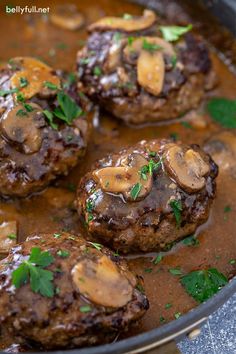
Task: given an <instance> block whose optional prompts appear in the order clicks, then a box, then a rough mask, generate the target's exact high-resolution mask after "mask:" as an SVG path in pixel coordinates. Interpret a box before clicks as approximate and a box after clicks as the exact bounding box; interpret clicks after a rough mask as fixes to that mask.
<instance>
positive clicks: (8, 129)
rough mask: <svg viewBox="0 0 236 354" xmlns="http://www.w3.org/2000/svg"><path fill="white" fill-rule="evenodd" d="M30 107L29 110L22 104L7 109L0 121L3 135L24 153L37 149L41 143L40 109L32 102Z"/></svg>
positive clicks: (41, 123) (42, 123)
mask: <svg viewBox="0 0 236 354" xmlns="http://www.w3.org/2000/svg"><path fill="white" fill-rule="evenodd" d="M30 107H31V109H32V111H31V112H27V110H26V109H25V107H24V106H22V105H18V106H15V107H13V108H12V109H8V110H7V111H6V112H5V113H4V114H3V116H2V118H1V121H0V128H1V132H2V135H3V137H5V138H6V139H7V140H8V141H10V142H12V143H13V144H16V145H18V147H19V149H20V150H22V151H23V152H24V153H25V154H32V153H35V152H37V151H39V149H40V147H41V144H42V134H41V131H40V127H41V126H42V125H44V124H45V122H44V118H43V116H42V109H41V108H40V107H39V106H38V105H37V104H34V103H31V104H30Z"/></svg>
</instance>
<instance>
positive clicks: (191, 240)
mask: <svg viewBox="0 0 236 354" xmlns="http://www.w3.org/2000/svg"><path fill="white" fill-rule="evenodd" d="M182 243H183V244H184V245H186V246H198V245H199V244H200V242H199V240H198V239H197V238H196V237H195V236H194V235H191V236H188V237H186V238H185V239H184V240H183V241H182Z"/></svg>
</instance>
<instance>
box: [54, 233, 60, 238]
mask: <svg viewBox="0 0 236 354" xmlns="http://www.w3.org/2000/svg"><path fill="white" fill-rule="evenodd" d="M53 237H54V238H56V239H57V238H60V237H61V234H59V233H57V232H55V233H54V234H53Z"/></svg>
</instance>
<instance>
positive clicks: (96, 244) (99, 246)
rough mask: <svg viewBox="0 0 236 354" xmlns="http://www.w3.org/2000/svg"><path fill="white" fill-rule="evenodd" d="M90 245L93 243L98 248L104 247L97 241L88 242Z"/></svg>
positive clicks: (99, 249)
mask: <svg viewBox="0 0 236 354" xmlns="http://www.w3.org/2000/svg"><path fill="white" fill-rule="evenodd" d="M88 243H89V244H90V245H92V246H93V247H94V248H96V250H98V251H101V249H102V247H103V246H102V245H101V244H100V243H96V242H88Z"/></svg>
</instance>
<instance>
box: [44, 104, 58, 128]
mask: <svg viewBox="0 0 236 354" xmlns="http://www.w3.org/2000/svg"><path fill="white" fill-rule="evenodd" d="M43 114H44V115H45V117H46V118H47V120H48V122H49V124H50V126H51V127H52V128H53V129H55V130H57V129H58V124H56V123H54V122H53V119H54V117H53V113H52V112H50V111H49V110H48V109H45V110H44V111H43Z"/></svg>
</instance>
